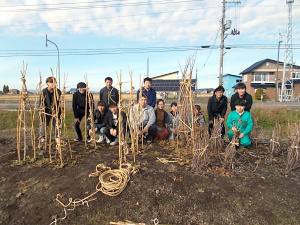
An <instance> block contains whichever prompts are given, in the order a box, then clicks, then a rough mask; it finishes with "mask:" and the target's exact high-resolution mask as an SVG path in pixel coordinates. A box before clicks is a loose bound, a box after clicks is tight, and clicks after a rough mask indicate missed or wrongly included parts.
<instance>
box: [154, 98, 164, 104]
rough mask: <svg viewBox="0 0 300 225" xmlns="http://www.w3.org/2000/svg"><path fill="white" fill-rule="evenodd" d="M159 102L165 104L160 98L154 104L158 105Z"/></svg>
mask: <svg viewBox="0 0 300 225" xmlns="http://www.w3.org/2000/svg"><path fill="white" fill-rule="evenodd" d="M160 102H163V103H164V104H165V101H164V100H162V99H158V100H157V102H156V104H157V105H158V103H160Z"/></svg>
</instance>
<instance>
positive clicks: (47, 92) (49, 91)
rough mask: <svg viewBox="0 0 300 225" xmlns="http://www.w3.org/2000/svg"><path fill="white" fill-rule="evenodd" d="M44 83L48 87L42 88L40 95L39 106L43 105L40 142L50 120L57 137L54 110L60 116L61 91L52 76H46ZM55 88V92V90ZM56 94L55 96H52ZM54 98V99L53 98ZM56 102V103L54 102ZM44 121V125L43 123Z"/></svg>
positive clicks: (43, 139)
mask: <svg viewBox="0 0 300 225" xmlns="http://www.w3.org/2000/svg"><path fill="white" fill-rule="evenodd" d="M46 84H47V86H48V87H46V88H44V89H43V90H42V92H41V96H40V102H39V105H40V107H44V110H45V111H44V112H45V113H43V114H42V115H41V116H42V118H41V120H42V127H41V142H42V143H43V142H45V129H46V127H47V126H48V125H49V123H50V120H52V126H53V128H54V130H55V136H56V137H57V129H56V120H55V117H53V115H54V113H55V110H58V113H59V115H58V117H60V113H61V110H60V96H61V91H60V90H59V89H57V84H56V79H55V78H54V77H48V78H47V79H46ZM55 89H56V93H54V92H55ZM54 94H56V96H54ZM54 98H55V99H54ZM55 102H56V103H55ZM44 122H46V126H45V124H44Z"/></svg>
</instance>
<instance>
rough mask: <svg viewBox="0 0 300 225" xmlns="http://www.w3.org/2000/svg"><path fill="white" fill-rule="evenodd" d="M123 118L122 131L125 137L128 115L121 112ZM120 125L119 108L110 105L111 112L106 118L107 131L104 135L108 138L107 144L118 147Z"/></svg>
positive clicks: (105, 130) (112, 104)
mask: <svg viewBox="0 0 300 225" xmlns="http://www.w3.org/2000/svg"><path fill="white" fill-rule="evenodd" d="M121 116H122V120H121V121H122V131H123V135H124V136H125V133H126V124H127V123H126V120H127V119H126V114H125V113H124V112H123V111H121ZM118 124H119V110H118V106H117V105H116V104H114V103H111V104H110V105H109V111H108V113H107V114H106V117H105V127H106V128H105V129H104V134H105V136H106V143H107V144H110V145H116V144H117V143H118V132H119V128H118Z"/></svg>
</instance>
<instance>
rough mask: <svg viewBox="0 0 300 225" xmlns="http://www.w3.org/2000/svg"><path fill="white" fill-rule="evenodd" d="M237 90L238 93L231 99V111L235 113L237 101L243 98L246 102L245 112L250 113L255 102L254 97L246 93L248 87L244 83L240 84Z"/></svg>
mask: <svg viewBox="0 0 300 225" xmlns="http://www.w3.org/2000/svg"><path fill="white" fill-rule="evenodd" d="M236 89H237V92H236V93H234V94H233V95H232V96H231V99H230V107H231V111H235V101H236V100H237V99H239V98H241V99H243V100H244V101H245V102H246V108H245V110H246V111H248V112H250V109H251V107H252V103H253V100H252V96H251V95H250V94H249V93H247V92H246V85H245V84H244V83H238V84H237V87H236Z"/></svg>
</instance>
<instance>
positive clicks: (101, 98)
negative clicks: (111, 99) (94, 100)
mask: <svg viewBox="0 0 300 225" xmlns="http://www.w3.org/2000/svg"><path fill="white" fill-rule="evenodd" d="M99 100H103V91H102V89H101V90H100V94H99Z"/></svg>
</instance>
